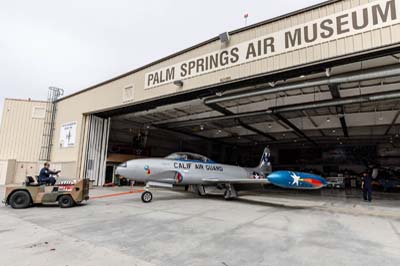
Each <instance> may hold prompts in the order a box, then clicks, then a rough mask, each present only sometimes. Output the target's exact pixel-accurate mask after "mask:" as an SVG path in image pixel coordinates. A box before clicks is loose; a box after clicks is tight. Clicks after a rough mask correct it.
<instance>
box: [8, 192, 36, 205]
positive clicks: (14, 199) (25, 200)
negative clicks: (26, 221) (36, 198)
mask: <svg viewBox="0 0 400 266" xmlns="http://www.w3.org/2000/svg"><path fill="white" fill-rule="evenodd" d="M9 204H10V205H11V207H12V208H13V209H25V208H28V207H29V205H30V204H31V196H30V195H29V193H28V192H27V191H24V190H20V191H16V192H14V193H13V194H12V195H11V197H10V200H9Z"/></svg>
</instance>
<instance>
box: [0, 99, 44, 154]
mask: <svg viewBox="0 0 400 266" xmlns="http://www.w3.org/2000/svg"><path fill="white" fill-rule="evenodd" d="M36 107H38V108H45V107H46V103H45V102H40V101H29V100H13V99H6V100H5V102H4V110H3V117H2V120H1V125H0V160H8V159H15V160H17V161H27V162H37V161H38V160H39V153H40V146H41V141H42V134H43V125H44V117H34V114H33V112H34V108H36ZM41 110H43V109H41ZM43 114H44V113H43Z"/></svg>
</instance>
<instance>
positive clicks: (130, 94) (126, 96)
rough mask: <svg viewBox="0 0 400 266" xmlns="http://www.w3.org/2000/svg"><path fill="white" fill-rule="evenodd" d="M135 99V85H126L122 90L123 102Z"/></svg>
mask: <svg viewBox="0 0 400 266" xmlns="http://www.w3.org/2000/svg"><path fill="white" fill-rule="evenodd" d="M133 99H134V88H133V85H129V86H126V87H124V89H123V90H122V102H124V103H126V102H130V101H133Z"/></svg>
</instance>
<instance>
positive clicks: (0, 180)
mask: <svg viewBox="0 0 400 266" xmlns="http://www.w3.org/2000/svg"><path fill="white" fill-rule="evenodd" d="M15 169H16V161H15V160H0V185H7V184H11V183H13V182H14V176H15Z"/></svg>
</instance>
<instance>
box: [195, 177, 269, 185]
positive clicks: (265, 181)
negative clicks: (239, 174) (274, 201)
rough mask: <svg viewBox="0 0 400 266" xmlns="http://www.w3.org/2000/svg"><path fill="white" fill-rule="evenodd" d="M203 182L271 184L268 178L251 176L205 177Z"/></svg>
mask: <svg viewBox="0 0 400 266" xmlns="http://www.w3.org/2000/svg"><path fill="white" fill-rule="evenodd" d="M202 181H203V182H206V183H210V184H226V183H229V184H270V183H271V182H269V181H268V179H265V178H262V179H250V178H241V179H238V178H203V179H202Z"/></svg>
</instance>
